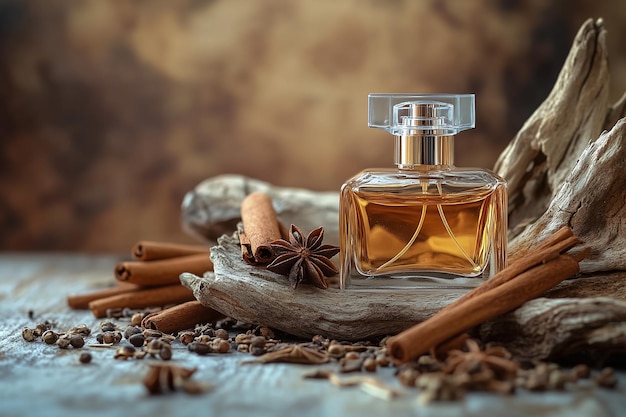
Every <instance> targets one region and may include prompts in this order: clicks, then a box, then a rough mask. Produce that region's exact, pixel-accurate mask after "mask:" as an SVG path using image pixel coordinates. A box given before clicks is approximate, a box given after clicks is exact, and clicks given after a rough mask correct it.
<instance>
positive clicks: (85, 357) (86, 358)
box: [78, 352, 91, 363]
mask: <svg viewBox="0 0 626 417" xmlns="http://www.w3.org/2000/svg"><path fill="white" fill-rule="evenodd" d="M78 361H79V362H80V363H89V362H91V353H89V352H83V353H81V354H80V356H79V357H78Z"/></svg>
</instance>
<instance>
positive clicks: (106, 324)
mask: <svg viewBox="0 0 626 417" xmlns="http://www.w3.org/2000/svg"><path fill="white" fill-rule="evenodd" d="M100 330H102V331H103V332H105V333H106V332H113V331H115V330H117V326H116V325H115V324H113V323H112V322H110V321H103V322H100Z"/></svg>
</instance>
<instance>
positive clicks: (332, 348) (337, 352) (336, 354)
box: [328, 343, 346, 359]
mask: <svg viewBox="0 0 626 417" xmlns="http://www.w3.org/2000/svg"><path fill="white" fill-rule="evenodd" d="M345 353H346V348H345V347H343V345H340V344H339V343H331V344H330V345H329V346H328V354H329V355H330V356H331V357H332V358H336V359H339V358H342V357H343V356H344V355H345Z"/></svg>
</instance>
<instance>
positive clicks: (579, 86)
mask: <svg viewBox="0 0 626 417" xmlns="http://www.w3.org/2000/svg"><path fill="white" fill-rule="evenodd" d="M608 96H609V72H608V56H607V46H606V30H605V28H604V25H603V23H602V21H601V20H599V21H595V22H594V21H592V20H591V19H589V20H587V21H586V22H585V23H584V24H583V26H582V27H581V28H580V30H579V31H578V34H577V35H576V39H575V40H574V44H573V45H572V48H571V50H570V53H569V55H568V57H567V59H566V61H565V64H564V66H563V68H562V69H561V72H560V74H559V77H558V79H557V81H556V83H555V85H554V87H553V89H552V92H551V93H550V95H549V96H548V97H547V98H546V100H545V101H544V102H543V103H542V104H541V105H540V106H539V107H538V108H537V110H535V112H534V113H533V114H532V116H530V118H529V119H528V120H527V121H526V123H525V124H524V125H523V127H522V128H521V130H520V131H519V132H518V134H517V135H516V137H515V138H514V139H513V141H512V142H511V143H510V144H509V145H508V146H507V148H506V149H505V150H504V151H503V153H502V154H501V155H500V157H499V158H498V161H497V162H496V165H495V168H494V169H495V171H496V172H497V173H498V174H500V175H501V176H502V177H504V178H505V179H506V180H507V183H508V193H509V228H510V231H511V233H512V236H513V235H516V234H517V233H519V232H520V231H521V229H523V228H524V227H525V225H526V224H527V223H529V222H531V221H533V220H534V219H536V218H537V217H539V216H540V215H541V214H542V213H543V212H544V210H545V209H546V208H547V207H548V205H549V203H550V201H551V200H552V198H553V196H554V194H555V192H556V191H557V190H558V189H559V188H560V186H561V184H563V182H564V181H565V180H566V178H567V177H568V176H569V173H570V172H571V170H572V168H573V167H574V165H575V164H576V160H577V158H578V156H579V155H580V154H581V153H582V151H583V150H584V149H585V148H586V147H587V145H588V143H589V141H590V140H595V139H596V138H597V137H598V135H599V134H600V132H601V131H602V129H603V127H605V126H604V125H605V120H607V107H608ZM617 113H619V111H617ZM610 127H612V126H610ZM576 232H577V231H576Z"/></svg>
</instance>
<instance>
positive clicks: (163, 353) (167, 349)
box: [159, 343, 172, 361]
mask: <svg viewBox="0 0 626 417" xmlns="http://www.w3.org/2000/svg"><path fill="white" fill-rule="evenodd" d="M159 357H160V358H161V359H163V360H164V361H169V360H170V359H172V347H171V346H170V345H169V343H164V344H163V345H162V346H161V349H159Z"/></svg>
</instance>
